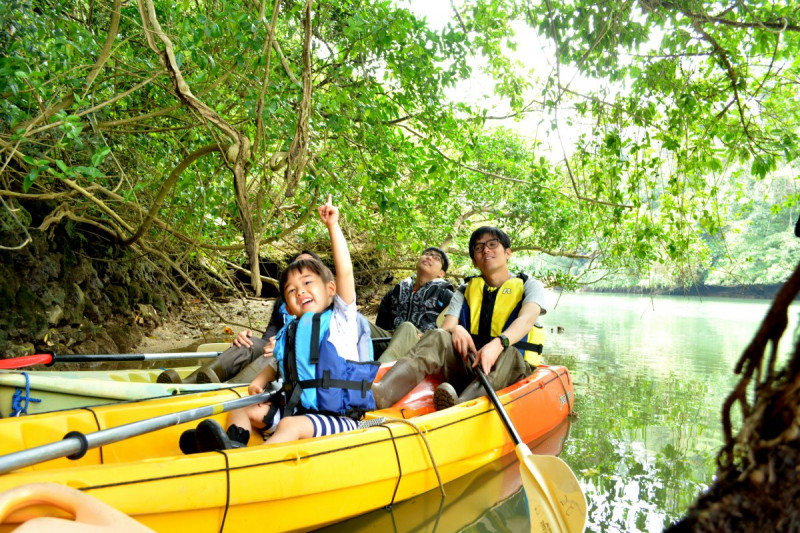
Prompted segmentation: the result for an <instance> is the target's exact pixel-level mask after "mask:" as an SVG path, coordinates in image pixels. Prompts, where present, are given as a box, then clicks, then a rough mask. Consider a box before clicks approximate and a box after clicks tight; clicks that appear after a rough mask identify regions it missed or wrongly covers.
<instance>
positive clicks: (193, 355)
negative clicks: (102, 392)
mask: <svg viewBox="0 0 800 533" xmlns="http://www.w3.org/2000/svg"><path fill="white" fill-rule="evenodd" d="M391 340H392V338H391V337H375V338H373V339H372V343H373V344H375V343H376V342H389V341H391ZM215 344H221V343H215ZM203 346H206V345H203ZM203 346H201V347H200V348H203ZM209 346H210V345H209ZM221 353H222V352H173V353H117V354H113V353H112V354H93V355H80V354H77V355H70V354H67V355H56V354H55V353H53V352H45V353H35V354H32V355H23V356H20V357H11V358H8V359H0V369H5V370H9V369H14V368H25V367H28V366H33V365H47V366H52V365H54V364H56V363H101V362H102V363H106V362H108V363H111V362H119V361H168V360H171V359H207V358H210V357H217V356H218V355H219V354H221Z"/></svg>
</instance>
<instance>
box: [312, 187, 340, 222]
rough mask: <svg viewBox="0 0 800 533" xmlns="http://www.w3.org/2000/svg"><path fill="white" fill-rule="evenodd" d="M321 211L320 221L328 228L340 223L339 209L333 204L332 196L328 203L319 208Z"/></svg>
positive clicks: (329, 197) (329, 196)
mask: <svg viewBox="0 0 800 533" xmlns="http://www.w3.org/2000/svg"><path fill="white" fill-rule="evenodd" d="M317 211H319V219H320V220H322V222H323V224H325V226H327V227H328V228H330V227H332V226H335V225H336V224H338V223H339V208H338V207H336V206H334V205H333V204H331V195H330V194H329V195H328V201H327V202H326V203H325V204H323V205H321V206H319V208H317Z"/></svg>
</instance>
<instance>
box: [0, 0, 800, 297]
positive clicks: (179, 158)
mask: <svg viewBox="0 0 800 533" xmlns="http://www.w3.org/2000/svg"><path fill="white" fill-rule="evenodd" d="M798 7H800V6H799V5H798V4H797V3H796V2H794V1H789V2H787V3H785V4H780V3H773V2H767V1H764V0H743V1H739V2H732V3H729V4H725V3H718V2H704V1H700V0H687V1H683V0H679V1H676V2H661V1H658V0H640V1H639V2H606V3H594V2H586V1H583V0H578V1H577V2H576V1H571V2H565V1H561V0H548V1H547V2H543V3H541V4H535V3H530V2H522V1H518V0H488V1H486V0H466V1H463V2H453V3H452V11H451V17H450V20H449V21H448V22H447V23H446V24H445V25H444V26H443V27H442V28H441V29H432V28H431V27H430V26H429V25H428V24H427V23H426V21H425V20H422V19H420V18H419V17H417V16H415V15H414V13H413V12H412V11H411V10H409V9H407V8H405V7H401V6H398V5H396V4H395V3H393V2H390V1H388V0H371V1H363V0H340V1H337V2H327V1H324V0H318V1H317V2H312V1H311V0H303V1H300V0H276V1H275V2H274V3H266V2H262V3H257V2H242V3H236V2H234V3H229V2H215V1H204V0H197V1H195V2H189V1H187V0H172V1H166V0H135V1H131V2H122V0H115V1H114V2H113V3H112V2H108V3H97V2H93V1H85V0H78V1H72V2H65V1H62V0H52V1H50V2H40V1H34V0H9V1H7V2H4V3H2V5H0V46H1V47H2V54H0V95H2V98H0V155H1V156H2V159H0V161H2V162H1V163H0V200H2V205H0V212H1V214H0V224H2V228H3V229H4V233H3V235H4V237H3V242H0V245H2V246H3V249H14V248H18V247H22V246H25V245H26V243H27V242H28V239H27V238H26V237H27V235H28V232H29V231H31V230H32V229H34V228H35V229H38V230H45V231H46V230H48V229H49V228H52V227H53V226H54V225H57V224H66V225H68V226H69V227H73V226H75V227H78V228H80V229H81V231H86V230H87V228H90V230H89V231H92V232H100V233H101V234H103V235H105V236H107V237H110V238H112V239H114V240H116V241H120V242H124V243H126V244H127V245H129V246H131V247H133V248H134V249H136V250H137V251H140V252H141V253H142V254H143V255H144V256H146V257H149V256H160V257H161V258H162V259H163V260H165V261H168V262H170V263H171V264H172V265H173V266H174V267H175V269H176V271H177V272H181V273H183V274H182V275H184V276H185V277H186V278H187V279H189V280H191V276H190V275H189V274H188V273H187V272H186V270H185V268H184V266H185V263H186V262H187V260H188V259H189V258H198V257H200V258H202V259H203V261H204V262H205V264H208V265H211V267H212V269H217V270H222V268H223V266H224V265H226V264H228V262H234V263H240V262H242V260H245V262H249V264H250V270H251V272H250V273H251V276H252V286H253V288H254V289H255V290H258V288H259V287H260V283H261V276H260V272H259V266H258V261H256V260H255V258H256V257H258V256H259V255H263V254H262V251H263V250H264V248H265V247H268V249H269V247H275V248H277V249H282V248H291V247H293V246H294V245H295V244H296V243H297V242H301V241H303V242H308V241H309V240H313V239H314V238H315V237H316V236H317V235H318V228H317V227H316V226H315V225H314V224H307V222H308V221H309V215H310V214H312V213H313V210H314V208H315V206H316V204H317V203H319V202H320V199H321V198H323V197H324V195H325V194H326V193H327V192H329V191H334V193H335V194H334V198H335V201H336V202H338V203H339V204H340V205H341V206H343V211H344V214H345V219H346V231H347V232H348V233H349V236H350V239H351V240H352V241H353V242H354V243H355V244H356V245H357V248H358V249H359V250H362V251H366V252H369V251H371V250H377V251H378V252H387V253H386V254H381V256H382V257H392V256H400V257H405V256H407V255H408V254H411V253H418V252H419V251H421V249H422V248H424V247H425V246H427V245H431V244H436V245H441V246H444V247H448V248H449V250H450V251H454V250H459V249H460V250H463V249H464V242H465V240H466V238H467V237H468V235H469V232H470V230H471V229H472V228H473V227H475V226H476V225H478V224H483V223H487V222H488V223H493V224H496V225H498V226H501V227H504V228H505V229H506V230H508V231H509V233H510V234H512V235H513V237H514V245H515V248H517V249H518V250H530V251H534V252H540V253H543V254H546V255H549V256H553V257H564V258H568V259H569V260H579V261H583V262H584V263H588V264H595V263H601V264H602V265H603V266H604V267H605V268H618V267H626V268H647V267H649V265H651V264H653V263H657V262H660V263H663V264H670V265H675V266H676V268H677V270H682V271H684V272H690V275H691V273H692V272H694V270H695V269H696V268H698V267H702V266H703V265H704V264H705V265H707V263H708V261H710V258H711V257H712V255H711V254H712V252H713V250H711V249H710V248H709V246H708V245H707V241H706V240H704V236H705V237H708V236H709V235H711V236H713V235H717V234H718V233H719V232H720V229H722V228H724V227H725V220H726V217H728V215H729V213H728V212H727V205H728V204H727V202H726V201H720V198H727V196H725V195H727V194H729V193H730V192H731V190H732V185H731V184H732V183H733V184H735V183H736V177H737V176H742V175H745V176H746V178H747V179H748V180H751V179H756V180H760V179H763V178H767V177H770V176H772V175H773V173H774V172H776V171H778V170H780V169H782V168H785V167H787V166H791V165H792V164H793V162H794V161H795V160H796V158H797V155H798V143H799V141H798V127H797V126H798V113H800V109H798V106H797V105H796V103H795V102H796V101H797V100H798V95H797V90H798V79H799V76H798V73H799V72H800V60H798V57H797V56H796V53H795V51H796V50H798V49H800V46H799V45H800V43H798V32H799V31H800V20H798ZM531 36H536V37H534V38H532V37H531ZM520 56H522V57H525V56H527V57H538V58H542V59H544V60H545V61H541V62H540V63H542V64H544V63H549V65H550V67H549V69H545V70H543V69H542V67H536V69H535V70H534V71H533V72H530V71H529V68H530V65H525V64H523V63H521V62H520V61H519V59H518V58H519V57H520ZM478 72H480V73H481V74H482V75H483V76H488V78H489V79H491V80H492V87H493V92H494V95H493V97H494V100H493V101H494V103H495V105H494V108H495V109H493V108H490V106H488V105H484V104H482V103H480V102H475V101H468V100H467V99H465V98H461V97H460V92H461V88H462V87H463V85H462V83H463V82H464V81H465V80H469V79H470V78H471V77H473V76H475V75H476V74H478ZM496 108H499V109H501V115H502V117H497V116H495V115H494V113H496V111H497V109H496ZM531 116H533V117H537V119H538V120H539V121H540V126H541V130H542V131H541V135H540V136H539V137H538V138H536V139H533V140H532V139H531V137H530V136H526V135H523V134H522V133H520V129H519V127H516V126H515V124H517V123H516V122H514V121H515V120H516V121H521V120H525V119H526V118H528V117H531ZM502 119H505V120H502ZM790 168H793V167H790ZM792 179H793V178H792ZM791 190H793V188H791ZM795 199H796V193H795V192H791V194H790V195H789V197H788V198H787V199H786V203H787V204H793V203H794V201H795ZM267 254H268V252H267ZM248 259H249V261H248ZM356 260H359V255H358V254H357V255H356ZM383 261H385V262H386V264H388V263H389V260H388V259H383ZM462 264H463V263H462ZM540 274H542V275H546V274H547V273H544V272H543V273H540ZM550 274H551V275H552V277H551V278H550V281H551V282H552V283H569V279H568V278H565V276H564V275H563V274H562V273H558V272H552V273H550Z"/></svg>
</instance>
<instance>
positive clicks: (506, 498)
mask: <svg viewBox="0 0 800 533" xmlns="http://www.w3.org/2000/svg"><path fill="white" fill-rule="evenodd" d="M770 304H771V302H770V301H767V300H738V299H727V298H724V299H722V298H705V299H702V300H700V299H698V298H688V297H687V298H680V297H656V298H655V299H652V300H651V299H650V298H649V297H642V296H630V295H609V294H587V293H581V294H574V293H571V294H563V295H560V297H559V296H558V295H554V305H553V309H552V310H551V311H550V312H549V313H548V314H547V316H546V317H545V320H544V324H545V326H546V328H547V330H548V331H550V330H551V329H552V330H553V331H552V332H551V333H549V335H548V339H547V343H546V344H545V356H546V357H545V362H546V363H549V364H564V365H566V366H567V367H568V368H569V369H570V373H571V374H572V377H573V380H574V382H575V396H576V401H575V406H574V410H575V412H576V413H577V416H576V417H573V418H572V422H571V424H570V425H565V426H564V427H562V428H558V429H557V430H556V431H555V432H553V433H552V434H551V435H550V438H549V439H544V440H543V441H542V442H538V443H532V444H531V447H532V449H534V451H535V452H537V451H538V452H539V453H558V452H559V451H560V452H561V453H560V454H559V456H560V457H561V458H562V459H563V460H564V461H566V463H567V464H568V465H569V466H570V467H571V468H572V469H573V471H574V472H575V474H576V475H577V477H578V479H579V480H580V482H581V485H582V486H583V489H584V492H585V494H586V499H587V503H588V509H589V521H588V525H587V531H596V532H640V531H641V532H648V533H650V532H657V531H662V530H663V529H664V527H665V526H667V525H669V524H670V523H672V522H673V521H674V520H676V519H677V518H679V517H680V516H682V515H683V514H684V513H685V511H686V509H687V508H688V506H689V505H690V504H691V503H692V502H693V501H694V499H695V497H696V496H697V494H698V492H699V491H701V490H703V489H704V488H705V487H707V486H708V484H709V483H710V481H711V479H712V477H713V475H714V472H715V470H716V469H715V460H716V454H717V452H718V450H719V448H720V446H721V444H722V429H721V423H720V420H721V418H720V412H721V406H722V402H723V401H724V399H725V397H726V396H727V395H728V393H729V392H730V390H731V389H732V386H733V384H734V383H735V382H736V376H735V375H734V374H733V368H734V366H735V364H736V362H737V361H738V359H739V356H740V355H741V353H742V351H743V350H744V348H745V347H746V346H747V344H748V343H749V342H750V340H751V339H752V336H753V334H754V333H755V331H756V330H757V328H758V326H759V325H760V323H761V320H762V318H763V317H764V316H765V314H766V312H767V310H768V308H769V306H770ZM798 310H800V309H798V307H797V306H793V307H792V309H791V310H790V314H789V320H790V323H789V327H788V329H787V331H788V332H790V333H792V332H794V331H795V329H796V326H797V315H798ZM557 326H561V327H563V333H557ZM788 338H791V336H789V337H787V338H785V339H784V342H783V343H782V345H781V347H780V352H781V354H782V356H783V357H786V356H787V354H788V352H789V350H790V349H791V346H790V344H791V342H789V341H788V340H787V339H788ZM565 437H566V439H565ZM537 446H538V449H537ZM445 489H446V491H447V494H448V496H447V497H446V498H444V499H443V498H442V497H441V495H440V494H439V492H438V490H437V491H431V492H429V493H426V494H424V495H422V496H420V497H418V498H415V499H412V500H410V501H408V502H402V503H399V504H396V505H394V506H393V507H392V508H391V509H382V510H378V511H374V512H372V513H369V514H367V515H364V516H360V517H357V518H354V519H352V520H348V521H345V522H342V523H339V524H336V525H334V526H331V527H329V528H326V529H325V531H328V532H330V533H332V532H345V531H348V532H349V531H354V532H355V531H363V532H366V531H376V532H377V531H396V532H411V531H417V532H434V531H439V532H442V533H449V532H451V531H471V532H520V531H526V530H527V531H530V527H529V525H528V524H529V522H528V515H527V504H526V500H525V495H524V492H523V491H522V489H521V485H520V480H519V473H518V464H517V463H516V461H515V460H514V458H513V457H511V458H506V459H505V460H503V461H498V462H496V463H494V464H492V465H489V466H488V467H486V468H484V469H481V470H480V471H478V472H476V473H475V474H474V475H471V476H468V477H467V478H465V479H460V480H457V481H455V482H452V483H449V484H447V485H446V486H445Z"/></svg>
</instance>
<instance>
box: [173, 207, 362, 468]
mask: <svg viewBox="0 0 800 533" xmlns="http://www.w3.org/2000/svg"><path fill="white" fill-rule="evenodd" d="M318 211H319V217H320V219H321V220H322V222H323V223H324V224H325V226H327V228H328V232H329V234H330V238H331V247H332V251H333V262H334V267H335V269H336V274H337V275H336V280H334V277H333V274H332V273H331V271H330V269H328V268H327V267H326V266H325V265H323V264H322V263H321V262H320V261H317V260H314V259H308V260H306V259H301V260H298V261H295V262H293V263H291V264H290V265H289V266H288V267H287V268H286V270H285V271H284V272H283V274H282V276H281V279H280V291H281V294H283V297H284V301H285V304H286V310H287V312H288V314H289V315H290V317H289V320H288V323H287V324H286V325H285V326H284V327H283V328H282V329H281V330H280V331H279V332H278V334H277V336H276V342H275V350H274V352H273V358H272V361H271V362H270V364H268V365H267V366H266V367H265V368H264V369H263V370H262V371H261V373H260V374H259V375H258V376H257V377H256V378H255V379H254V380H253V381H252V383H250V386H249V387H248V392H249V393H250V394H251V395H253V394H260V393H262V392H264V390H265V389H266V388H267V386H268V385H269V384H270V383H272V382H274V381H275V380H277V379H278V377H282V378H283V388H282V390H281V392H279V393H277V394H275V395H273V396H272V397H271V400H270V401H269V402H263V403H259V404H257V405H253V406H250V407H246V408H243V409H239V410H236V411H233V412H231V413H230V415H229V418H228V423H229V427H228V430H227V431H224V430H223V429H222V426H220V425H219V424H218V423H217V422H216V421H215V420H213V419H207V420H204V421H202V422H201V423H200V424H199V425H198V426H197V430H196V431H192V430H190V431H187V432H185V433H184V435H182V436H181V449H182V450H183V451H184V452H185V453H192V452H194V451H201V452H202V451H210V450H220V449H229V448H238V447H242V446H246V445H247V442H248V440H249V437H250V433H251V432H252V431H253V430H260V431H269V430H270V429H271V428H273V429H274V433H273V434H272V435H271V436H270V437H269V438H268V439H267V442H268V443H279V442H287V441H292V440H298V439H307V438H311V437H320V436H323V435H332V434H334V433H339V432H342V431H349V430H352V429H355V428H356V427H357V418H360V416H361V415H362V414H363V413H364V412H365V411H367V410H371V409H375V400H374V399H373V396H372V391H371V385H372V382H373V381H374V379H375V375H376V373H377V370H378V364H377V363H374V362H372V361H371V359H372V354H371V353H360V352H359V347H358V319H357V310H356V291H355V280H354V278H353V264H352V261H351V259H350V252H349V251H348V249H347V242H346V241H345V238H344V234H343V233H342V229H341V227H340V226H339V209H338V208H337V207H334V206H333V205H331V197H330V195H328V201H327V203H326V204H325V205H322V206H320V207H319V208H318ZM370 347H371V345H370ZM361 351H362V352H364V351H365V350H363V349H362V350H361ZM281 411H283V415H284V416H283V417H280V414H281ZM278 420H279V421H278Z"/></svg>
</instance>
